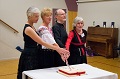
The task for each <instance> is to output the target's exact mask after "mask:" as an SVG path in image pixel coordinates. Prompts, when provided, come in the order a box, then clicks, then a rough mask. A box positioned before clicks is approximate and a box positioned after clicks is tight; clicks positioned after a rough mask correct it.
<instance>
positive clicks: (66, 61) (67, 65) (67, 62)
mask: <svg viewBox="0 0 120 79" xmlns="http://www.w3.org/2000/svg"><path fill="white" fill-rule="evenodd" d="M65 63H66V65H67V66H68V68H69V69H70V70H72V69H71V67H70V65H69V64H68V60H66V61H65Z"/></svg>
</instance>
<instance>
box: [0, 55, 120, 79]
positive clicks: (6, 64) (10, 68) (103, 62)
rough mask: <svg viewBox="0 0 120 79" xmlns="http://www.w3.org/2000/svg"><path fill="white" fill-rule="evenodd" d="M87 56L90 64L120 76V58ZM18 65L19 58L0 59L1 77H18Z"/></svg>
mask: <svg viewBox="0 0 120 79" xmlns="http://www.w3.org/2000/svg"><path fill="white" fill-rule="evenodd" d="M87 58H88V64H90V65H92V66H94V67H98V68H101V69H104V70H107V71H110V72H114V73H117V74H118V76H119V77H120V58H115V59H112V58H111V59H107V58H105V57H101V56H94V57H87ZM17 67H18V59H14V60H2V61H0V79H16V75H17ZM119 79H120V78H119Z"/></svg>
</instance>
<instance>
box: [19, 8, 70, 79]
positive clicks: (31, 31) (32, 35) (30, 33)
mask: <svg viewBox="0 0 120 79" xmlns="http://www.w3.org/2000/svg"><path fill="white" fill-rule="evenodd" d="M39 14H40V11H39V9H38V8H36V7H30V8H28V10H27V17H28V21H27V23H26V24H25V26H24V29H23V37H24V51H23V52H22V53H21V56H20V59H19V66H18V75H17V79H22V72H23V71H26V70H33V69H39V68H40V67H39V65H40V61H41V60H42V59H41V60H40V57H41V55H40V54H41V52H38V50H37V43H38V44H40V45H44V46H45V47H47V48H50V49H53V50H56V51H57V52H58V53H59V54H66V53H69V51H67V50H65V49H62V48H59V47H57V46H53V45H52V44H48V43H46V42H44V41H43V40H42V39H41V38H40V37H39V36H38V34H37V32H36V30H35V27H34V26H33V24H34V23H37V21H38V20H39ZM66 59H67V57H65V56H64V59H63V60H64V61H65V60H66ZM41 62H42V61H41Z"/></svg>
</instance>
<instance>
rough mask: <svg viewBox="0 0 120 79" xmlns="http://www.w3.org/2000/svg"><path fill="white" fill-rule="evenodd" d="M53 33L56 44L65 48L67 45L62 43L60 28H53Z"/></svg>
mask: <svg viewBox="0 0 120 79" xmlns="http://www.w3.org/2000/svg"><path fill="white" fill-rule="evenodd" d="M52 31H53V36H54V39H55V41H56V43H57V44H58V45H59V46H60V47H62V48H65V45H64V44H63V43H62V41H61V35H60V29H59V26H53V27H52Z"/></svg>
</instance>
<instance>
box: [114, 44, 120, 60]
mask: <svg viewBox="0 0 120 79" xmlns="http://www.w3.org/2000/svg"><path fill="white" fill-rule="evenodd" d="M113 51H114V53H113V59H114V57H115V52H116V51H117V56H120V43H119V46H117V47H114V48H113Z"/></svg>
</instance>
